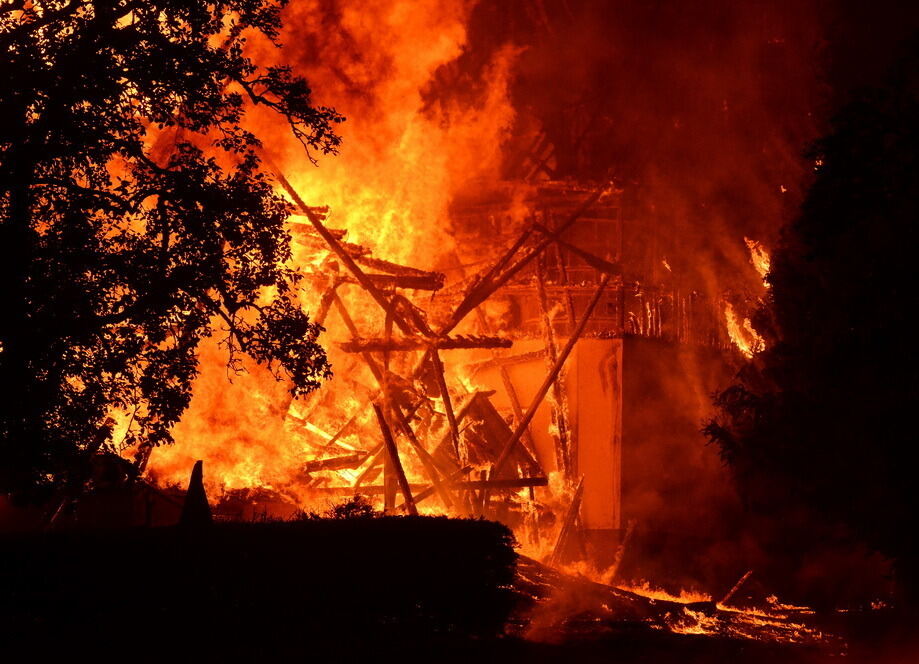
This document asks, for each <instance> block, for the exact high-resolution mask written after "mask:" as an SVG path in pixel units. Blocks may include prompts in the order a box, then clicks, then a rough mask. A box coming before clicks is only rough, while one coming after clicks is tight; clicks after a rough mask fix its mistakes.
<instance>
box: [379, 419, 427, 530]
mask: <svg viewBox="0 0 919 664" xmlns="http://www.w3.org/2000/svg"><path fill="white" fill-rule="evenodd" d="M373 412H375V413H376V415H377V421H378V422H379V423H380V432H381V433H382V434H383V445H384V446H385V448H386V452H387V454H388V455H389V462H390V464H391V467H392V470H393V472H394V473H395V475H396V480H397V481H398V483H399V488H400V489H401V491H402V497H403V499H404V500H405V508H406V510H407V511H408V513H409V514H411V515H412V516H418V509H417V508H416V507H415V500H414V499H413V498H412V489H411V487H409V484H408V479H407V478H406V477H405V470H404V469H403V468H402V460H401V459H400V458H399V449H398V448H397V447H396V441H395V440H393V437H392V431H391V430H390V428H389V424H387V422H386V418H385V417H383V411H382V410H381V409H380V406H379V405H377V404H373Z"/></svg>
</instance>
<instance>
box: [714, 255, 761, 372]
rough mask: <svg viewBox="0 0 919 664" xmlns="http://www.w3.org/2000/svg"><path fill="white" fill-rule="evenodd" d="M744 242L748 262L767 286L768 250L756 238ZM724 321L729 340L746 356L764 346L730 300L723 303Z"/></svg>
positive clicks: (753, 353)
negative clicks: (748, 258)
mask: <svg viewBox="0 0 919 664" xmlns="http://www.w3.org/2000/svg"><path fill="white" fill-rule="evenodd" d="M744 243H745V244H746V245H747V249H748V250H749V251H750V263H751V264H752V265H753V267H754V268H755V269H756V273H757V274H758V275H759V277H760V279H762V281H763V286H764V287H765V288H769V281H768V280H767V279H766V277H767V275H768V274H769V265H770V257H769V252H768V251H766V248H765V247H764V246H763V245H762V243H761V242H759V241H757V240H751V239H750V238H748V237H745V238H744ZM724 322H725V326H726V328H727V332H728V336H729V337H730V339H731V342H732V343H733V344H734V345H735V346H736V347H737V348H738V350H740V352H741V353H743V354H744V355H745V356H746V357H748V358H750V357H753V356H754V355H755V354H756V353H759V352H761V351H762V350H764V349H765V348H766V342H765V340H764V339H763V337H762V336H761V335H760V334H759V333H758V332H757V331H756V329H755V328H754V327H753V323H752V322H751V321H750V319H749V318H746V317H741V316H739V315H737V313H736V312H735V310H734V305H733V304H731V303H730V302H725V303H724Z"/></svg>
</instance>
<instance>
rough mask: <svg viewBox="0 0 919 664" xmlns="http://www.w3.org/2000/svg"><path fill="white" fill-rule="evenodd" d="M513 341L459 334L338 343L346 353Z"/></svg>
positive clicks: (497, 344)
mask: <svg viewBox="0 0 919 664" xmlns="http://www.w3.org/2000/svg"><path fill="white" fill-rule="evenodd" d="M512 345H513V342H512V341H511V340H510V339H504V338H501V337H481V336H467V335H458V336H455V337H440V338H425V337H423V336H420V335H419V336H412V337H402V338H394V339H385V338H370V339H367V338H363V337H355V338H353V339H351V340H350V341H345V342H343V343H340V344H338V347H339V348H341V349H342V350H343V351H345V352H346V353H366V352H371V353H392V352H397V353H398V352H408V351H415V350H428V349H430V348H433V349H440V350H457V349H469V348H510V347H511V346H512Z"/></svg>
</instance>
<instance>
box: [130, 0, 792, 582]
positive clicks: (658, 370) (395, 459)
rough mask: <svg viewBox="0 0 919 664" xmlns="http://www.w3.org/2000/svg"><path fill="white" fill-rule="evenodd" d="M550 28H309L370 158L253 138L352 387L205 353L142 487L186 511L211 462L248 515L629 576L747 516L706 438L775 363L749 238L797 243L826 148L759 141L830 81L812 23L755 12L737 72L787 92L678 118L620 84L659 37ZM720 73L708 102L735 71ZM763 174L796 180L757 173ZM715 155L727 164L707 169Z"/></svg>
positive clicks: (759, 93)
mask: <svg viewBox="0 0 919 664" xmlns="http://www.w3.org/2000/svg"><path fill="white" fill-rule="evenodd" d="M588 4H589V3H588ZM538 5H539V6H540V7H542V9H541V10H539V11H537V10H536V8H534V7H531V6H530V5H529V4H528V3H520V4H518V3H487V2H486V3H478V4H476V3H472V4H469V3H464V2H456V3H447V5H442V4H439V5H438V7H437V11H433V10H432V11H430V12H422V11H418V9H417V7H412V8H409V7H407V6H403V5H402V4H401V3H399V2H391V3H380V4H379V5H375V6H374V7H372V8H367V7H363V6H360V7H358V6H354V7H352V6H351V5H350V4H349V3H335V7H333V8H330V7H324V8H317V7H306V6H303V7H301V6H294V7H291V8H289V10H288V20H287V26H288V28H287V33H286V34H285V35H284V41H285V43H286V47H285V56H286V57H287V58H288V59H289V61H291V62H293V63H295V65H296V66H297V67H298V69H299V70H300V71H302V72H303V73H305V74H306V75H307V76H308V77H309V78H310V80H311V81H312V82H313V83H314V84H315V86H316V89H317V94H319V95H321V96H322V101H328V103H330V104H332V103H334V104H335V105H336V106H337V107H339V108H340V109H341V110H342V111H344V112H345V114H346V115H347V116H349V120H348V122H347V123H346V124H345V125H344V129H343V135H344V140H345V146H346V147H345V148H344V149H343V153H342V155H341V156H340V157H336V158H335V159H327V160H324V161H323V162H322V164H321V165H320V167H319V168H318V169H316V168H313V166H312V165H311V164H310V163H309V161H307V160H306V159H305V157H304V156H303V155H302V153H301V152H300V151H299V150H300V149H299V146H293V145H292V144H291V141H290V140H289V137H285V136H283V135H282V134H281V133H279V131H278V129H277V128H276V127H275V126H273V125H272V124H270V123H269V122H268V121H267V120H264V119H263V118H262V116H260V115H259V114H258V109H256V110H255V111H253V114H252V117H251V118H250V122H252V123H253V124H254V129H255V130H256V131H257V132H258V133H259V135H260V136H262V138H263V142H264V145H265V148H264V151H265V157H266V160H267V161H268V162H269V163H270V164H271V165H272V168H273V169H274V170H275V175H276V177H277V182H278V187H279V189H281V190H283V191H284V192H285V193H286V195H287V196H288V197H289V198H290V200H291V201H292V202H293V203H294V204H295V206H296V211H295V215H294V216H293V217H292V218H291V223H290V230H291V233H292V236H293V238H294V250H295V252H294V259H293V262H294V264H295V266H296V267H297V268H298V269H299V270H301V271H302V273H303V274H304V275H305V277H306V278H305V279H304V281H303V282H302V283H303V289H302V293H301V296H302V300H303V306H304V308H305V309H306V310H307V311H308V312H309V313H310V314H311V316H312V317H313V319H314V320H316V321H319V322H321V323H322V324H323V325H324V326H325V327H326V330H327V331H326V332H325V335H324V343H325V345H326V347H327V348H328V351H329V354H330V358H331V360H332V364H333V371H334V374H335V376H334V378H333V379H332V380H331V381H330V382H329V383H328V384H327V385H326V386H324V387H323V388H322V389H320V390H319V391H318V392H316V393H315V394H313V395H310V396H309V397H308V398H306V399H303V400H299V401H291V400H290V399H289V397H287V395H286V391H285V388H284V385H283V384H281V383H278V382H277V381H276V380H275V378H274V377H273V376H271V375H269V374H268V373H267V372H266V371H264V370H261V369H259V368H257V367H247V369H248V373H244V374H239V373H236V374H233V373H231V375H230V378H231V382H230V383H228V380H227V378H228V372H227V367H226V366H225V361H224V360H223V359H221V358H222V353H221V351H220V350H219V349H218V348H217V347H216V345H215V346H214V347H213V348H211V349H205V350H204V351H203V358H204V363H203V372H202V375H201V376H200V377H199V379H198V384H197V386H196V391H195V397H194V401H193V403H192V407H191V410H190V411H189V412H188V413H187V414H186V415H185V417H184V418H183V420H182V421H181V422H180V423H179V424H178V425H177V427H176V432H175V435H176V440H177V441H178V444H177V445H176V446H174V447H171V448H159V449H155V450H153V453H152V455H151V457H150V458H149V460H146V459H142V460H141V466H143V467H144V468H145V471H146V472H147V474H148V475H149V476H150V477H151V478H152V479H153V480H154V481H156V482H158V483H161V484H167V485H168V484H179V483H183V482H184V481H185V479H186V478H187V475H188V471H189V469H190V468H191V466H192V464H193V462H194V461H195V460H197V459H203V460H204V461H205V468H206V469H207V470H206V473H205V477H206V480H207V482H208V489H209V493H210V495H211V496H212V498H217V499H220V498H221V497H222V498H223V502H224V509H226V510H228V511H229V512H233V513H234V514H236V515H237V516H238V515H240V514H246V515H252V514H253V513H259V512H260V511H264V512H269V513H274V514H290V513H292V512H293V511H294V510H296V509H311V508H313V507H315V506H321V505H323V504H326V503H328V502H330V501H336V500H341V499H342V498H343V497H347V496H351V495H353V494H355V493H362V494H365V495H367V496H369V497H371V498H372V499H373V500H375V501H377V503H378V505H379V506H380V507H381V508H384V509H387V510H394V511H406V512H414V511H416V510H423V511H424V510H427V511H434V512H446V513H449V514H466V515H469V514H472V515H485V516H488V517H490V518H497V519H499V520H502V521H504V522H506V523H508V524H510V525H512V526H514V527H515V528H516V529H517V532H518V538H519V539H520V540H521V542H523V543H524V544H525V546H528V547H531V548H530V550H531V551H533V552H536V553H540V554H542V555H550V554H551V555H554V556H569V554H570V555H572V556H574V557H583V556H584V554H588V557H593V558H595V559H597V560H601V559H602V560H603V561H605V563H607V564H609V563H610V562H611V560H612V558H613V555H614V552H615V550H616V546H617V544H618V542H619V541H620V540H621V539H622V537H623V536H624V534H625V532H626V531H627V525H628V523H629V522H630V521H637V522H638V523H639V524H641V525H642V526H644V527H647V528H651V529H656V530H660V531H681V530H683V531H686V530H693V531H695V532H699V531H700V530H704V527H703V526H700V524H699V523H698V521H699V519H698V517H699V514H700V513H702V512H703V511H704V510H705V506H706V504H707V501H711V500H718V499H720V498H723V497H724V496H727V495H728V494H730V489H729V488H728V486H727V480H726V479H725V478H724V476H723V475H724V474H723V472H721V469H720V465H719V460H718V459H717V455H716V454H715V453H714V451H713V450H711V449H706V448H704V446H702V445H701V442H700V436H699V433H698V431H699V429H700V428H701V424H702V421H703V419H704V417H705V416H706V414H707V412H708V409H709V408H710V406H709V397H710V394H711V392H713V391H714V390H715V389H717V388H718V387H719V386H720V385H722V384H723V383H724V381H725V380H726V379H727V378H728V377H729V375H730V364H731V358H732V357H734V356H736V354H737V353H738V352H744V353H747V354H749V353H750V352H752V351H753V350H755V348H756V344H757V343H758V341H757V339H756V338H755V336H754V335H755V333H752V328H750V326H749V322H748V321H746V322H745V320H744V319H745V312H744V310H743V309H742V305H743V304H744V302H749V301H755V299H756V297H758V296H759V295H761V294H762V292H763V286H762V283H761V275H760V274H759V273H758V272H757V271H756V269H754V267H753V266H752V265H751V264H750V255H749V253H748V250H747V247H746V246H745V245H744V238H745V237H747V236H750V237H754V238H757V239H763V240H766V241H768V240H770V239H772V238H774V236H775V232H776V229H777V227H778V226H779V225H780V222H781V219H782V215H783V209H784V206H785V205H787V203H786V202H784V200H783V196H791V195H792V194H791V193H789V191H790V190H793V189H794V188H795V187H796V186H797V183H796V181H794V178H795V177H796V176H797V175H798V174H799V171H801V170H802V167H801V165H800V164H799V163H798V160H797V158H796V157H795V158H793V157H792V156H790V155H789V154H788V149H787V147H788V145H789V143H790V142H792V139H797V138H799V136H800V135H801V134H802V133H805V132H806V130H804V129H802V128H801V127H800V126H799V125H794V126H793V127H792V128H791V129H788V130H787V131H785V128H782V127H780V128H779V129H778V130H775V131H770V132H769V133H768V134H766V135H764V136H751V135H750V132H749V127H748V125H749V123H750V122H751V116H750V115H749V114H750V113H753V114H754V115H753V116H752V121H754V122H756V123H758V124H760V125H763V124H765V123H766V122H767V121H769V120H771V119H773V117H774V115H775V114H773V115H770V112H769V108H768V106H769V104H770V103H771V101H770V100H771V97H770V96H769V95H774V94H775V90H774V89H773V87H774V86H775V85H776V81H777V80H779V79H783V80H785V81H786V83H787V76H788V75H789V72H792V71H794V72H795V75H796V76H798V78H799V79H801V78H803V77H804V74H803V73H802V72H800V71H798V70H797V69H796V67H795V65H796V62H797V61H796V60H795V59H794V57H795V56H796V55H797V52H796V50H795V49H797V48H800V47H801V44H802V43H803V42H804V41H806V35H807V34H808V33H807V32H806V28H802V27H801V26H802V25H804V26H806V25H807V21H806V20H804V21H802V20H795V21H793V20H791V19H786V18H784V17H783V16H782V15H781V14H778V13H775V14H768V15H766V14H762V15H759V14H756V12H753V13H752V14H751V13H748V12H744V11H741V10H737V11H736V13H733V14H731V15H730V16H729V17H728V18H726V19H725V20H727V21H730V22H733V23H734V24H736V25H735V26H734V27H735V28H736V30H734V31H732V32H730V33H729V34H726V35H724V36H723V37H722V38H721V40H720V46H721V47H722V48H724V49H726V50H729V51H730V52H732V53H735V54H737V55H738V56H739V57H740V56H742V58H743V59H742V60H741V64H743V66H746V67H750V68H754V69H756V71H757V73H758V75H759V76H760V77H761V78H762V79H763V80H761V81H759V83H758V84H754V85H751V84H750V82H749V81H746V80H744V79H743V75H742V73H738V75H737V76H735V75H734V74H731V75H730V76H728V78H729V79H730V80H721V79H717V80H715V79H713V80H708V81H706V82H705V85H704V86H701V87H700V89H699V90H696V91H694V93H693V95H692V96H691V97H690V98H688V99H686V100H683V102H681V103H679V104H676V105H674V102H673V101H670V102H666V101H661V100H662V99H663V100H666V99H669V98H671V97H672V95H670V94H669V93H668V94H667V95H664V96H662V97H654V98H652V96H651V89H652V87H653V88H658V87H660V86H661V85H663V84H664V83H663V82H661V81H658V82H656V83H654V84H653V86H652V85H649V84H647V83H645V82H643V81H639V80H638V79H637V78H635V77H634V76H633V75H632V74H630V73H629V71H628V68H627V67H623V63H622V62H620V61H616V65H615V68H614V70H613V71H614V72H615V74H616V75H617V76H618V77H620V78H621V81H620V82H617V80H618V79H616V78H611V77H610V72H609V68H610V67H611V62H612V61H613V59H614V58H616V57H622V54H623V53H624V52H625V51H624V50H623V49H626V50H627V48H628V45H629V44H630V43H631V42H633V41H634V39H635V38H636V36H635V34H632V31H630V29H629V26H631V27H633V28H634V27H635V26H638V25H639V24H643V23H644V22H647V21H649V20H651V19H652V18H653V16H652V14H653V13H654V11H652V10H650V9H644V10H642V9H637V8H633V9H630V10H626V9H625V8H618V11H612V10H601V9H597V8H591V7H588V6H586V5H585V6H584V7H580V5H578V6H577V7H574V9H572V7H571V6H568V5H567V4H566V3H538ZM657 11H661V12H664V13H665V14H666V13H667V12H668V11H670V10H667V9H659V10H657ZM664 18H666V17H664ZM798 19H800V17H798ZM699 21H700V24H699V25H697V24H696V23H694V22H692V21H690V22H689V23H688V24H686V25H685V26H684V27H685V28H686V33H685V34H682V35H680V36H674V35H673V34H665V35H662V36H657V37H655V38H656V39H659V40H660V41H661V48H660V49H658V50H657V51H655V52H658V53H663V54H664V55H663V56H660V55H659V56H657V57H658V58H661V60H660V61H658V62H656V63H654V66H653V67H652V69H654V68H658V69H659V70H660V71H662V72H665V74H666V76H667V77H669V81H670V82H673V83H674V84H680V85H683V86H684V87H687V86H689V85H690V83H689V82H688V81H687V80H684V79H685V77H686V72H685V70H684V69H683V67H682V65H680V64H679V60H680V58H681V57H683V56H684V55H685V53H687V52H689V51H692V50H693V49H695V47H696V46H697V44H695V39H696V37H697V36H698V35H699V34H703V33H704V34H710V31H709V30H708V29H707V28H706V30H705V31H702V29H701V27H700V26H701V22H704V17H700V18H699ZM499 25H500V26H503V27H501V28H497V27H496V26H499ZM598 26H605V27H606V28H609V29H611V30H613V29H614V28H615V30H614V36H615V37H617V39H618V42H616V43H615V44H612V45H611V43H609V42H606V41H603V40H602V39H601V38H600V37H601V35H600V34H599V33H600V32H602V30H599V28H598ZM615 26H619V27H615ZM598 30H599V32H598ZM573 34H579V35H582V36H583V38H584V41H583V43H581V44H578V45H577V46H575V44H573V43H572V41H571V36H572V35H573ZM802 34H804V35H805V36H802ZM598 40H599V41H598ZM776 40H779V41H776ZM782 40H785V41H782ZM633 46H634V44H633ZM250 48H253V49H258V48H259V46H258V44H257V43H256V42H253V43H252V44H250ZM681 49H682V50H681ZM617 54H618V55H617ZM696 64H697V65H698V66H697V67H696V68H695V69H694V70H693V74H692V80H694V81H696V80H702V79H701V78H700V77H702V76H703V74H704V72H706V71H708V72H709V73H710V74H711V75H712V76H713V77H714V75H715V71H716V70H719V68H722V62H721V60H720V58H719V57H718V56H717V55H712V56H711V58H710V60H709V61H702V62H700V63H696ZM700 72H702V73H703V74H700ZM703 78H704V77H703ZM569 79H570V80H569ZM734 84H736V89H735V90H732V91H731V94H730V95H727V96H725V97H723V98H722V96H721V95H726V94H727V88H728V87H730V86H731V85H734ZM547 86H548V88H550V89H551V90H552V93H551V94H548V93H547V92H546V90H547ZM799 87H803V84H802V85H801V86H799ZM791 91H792V93H793V94H792V95H791V97H790V98H791V101H790V102H788V103H793V104H796V105H797V106H796V107H795V110H800V109H804V108H806V101H807V99H808V98H807V97H806V95H803V94H799V90H798V87H795V86H792V88H791ZM626 93H628V94H626ZM794 95H799V96H798V97H794ZM729 101H730V103H729ZM666 103H669V104H670V106H666V105H665V104H666ZM662 104H664V105H663V106H662ZM731 104H736V105H737V107H738V108H740V109H742V111H743V113H746V115H741V114H740V113H735V112H734V111H733V106H731ZM782 110H783V112H784V111H785V110H787V109H782ZM639 111H644V112H645V113H646V115H645V117H644V118H642V119H641V123H639V122H638V121H637V113H638V112H639ZM710 114H714V115H715V116H717V118H716V121H715V124H716V125H717V126H714V127H713V126H712V121H711V120H712V119H711V118H710V117H709V115H710ZM687 128H688V129H687ZM656 129H659V130H662V131H663V130H666V131H668V132H670V133H671V134H672V135H671V136H670V140H669V143H668V142H666V141H663V140H662V139H661V138H660V137H657V139H656V143H655V140H652V138H651V134H653V133H654V132H655V130H656ZM783 131H784V133H783ZM692 132H708V133H710V134H711V136H709V137H708V138H712V139H713V140H712V141H711V142H710V143H709V144H708V145H709V146H710V147H700V142H704V140H705V139H706V137H705V136H701V137H697V136H695V135H694V134H693V133H692ZM630 133H633V134H634V135H633V141H632V143H634V144H632V143H630V142H629V141H628V134H630ZM718 136H721V137H724V136H727V137H729V138H730V139H731V140H730V141H726V142H725V146H724V147H719V143H718V140H717V137H718ZM637 143H647V144H648V149H647V151H646V152H641V151H638V150H637V149H636V144H637ZM711 146H714V147H711ZM754 146H755V147H756V149H758V150H759V151H760V153H761V154H764V155H766V156H768V157H770V160H753V161H751V162H749V163H748V162H743V163H742V165H743V168H739V166H740V164H741V162H740V161H739V160H738V153H739V152H743V151H745V150H751V149H753V147H754ZM712 149H715V150H721V152H720V153H719V159H717V160H714V162H717V166H713V165H712V164H710V163H707V162H706V161H705V159H704V158H701V159H700V156H701V155H706V154H708V152H709V151H710V150H712ZM690 157H692V159H691V158H690ZM694 160H695V161H694ZM652 162H653V164H654V165H653V168H652V167H651V166H650V164H652ZM714 162H713V163H714ZM725 164H727V166H725ZM796 169H797V170H796ZM694 170H700V172H694ZM702 170H704V172H701V171H702ZM783 178H784V179H783ZM767 191H768V193H767ZM753 209H755V210H756V216H755V217H754V215H753V214H751V210H753ZM735 222H736V223H735ZM731 223H735V226H736V227H732V228H727V226H728V225H729V224H731ZM757 246H759V245H757ZM760 249H761V247H760ZM751 333H752V334H751ZM243 496H244V499H242V500H240V497H243ZM234 510H235V511H234ZM581 535H583V537H582V536H581ZM572 547H573V548H572Z"/></svg>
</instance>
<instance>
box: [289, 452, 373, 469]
mask: <svg viewBox="0 0 919 664" xmlns="http://www.w3.org/2000/svg"><path fill="white" fill-rule="evenodd" d="M368 456H369V453H368V452H358V453H356V454H348V455H346V456H338V457H331V458H329V459H317V460H314V461H307V462H306V463H305V464H303V472H306V473H315V472H318V471H320V470H340V469H342V468H358V467H359V466H360V465H361V464H362V463H364V460H366V459H367V457H368Z"/></svg>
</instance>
